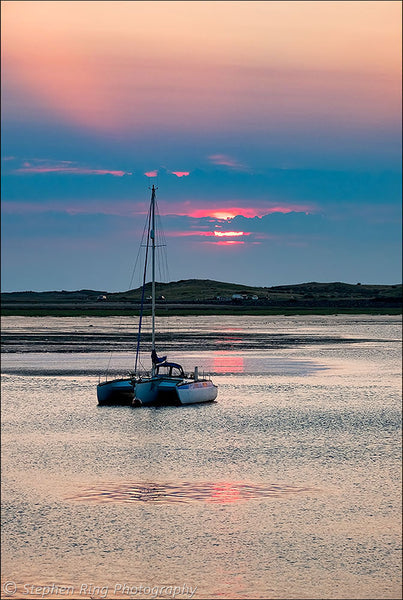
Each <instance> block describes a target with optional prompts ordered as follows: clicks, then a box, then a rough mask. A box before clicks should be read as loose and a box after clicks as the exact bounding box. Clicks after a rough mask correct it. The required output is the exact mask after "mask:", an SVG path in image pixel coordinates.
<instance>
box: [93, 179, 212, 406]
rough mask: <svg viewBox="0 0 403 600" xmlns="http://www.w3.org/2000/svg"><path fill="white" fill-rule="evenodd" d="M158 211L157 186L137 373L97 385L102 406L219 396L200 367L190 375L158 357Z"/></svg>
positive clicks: (204, 399)
mask: <svg viewBox="0 0 403 600" xmlns="http://www.w3.org/2000/svg"><path fill="white" fill-rule="evenodd" d="M155 212H156V188H155V186H154V185H153V186H152V191H151V202H150V207H149V211H148V215H147V223H146V225H147V236H146V243H145V248H146V251H145V260H144V271H143V286H142V295H141V305H140V316H139V326H138V334H137V349H136V360H135V367H134V372H133V373H131V374H130V375H129V376H128V377H124V378H120V379H112V380H109V381H108V380H106V381H102V382H99V384H98V386H97V397H98V403H99V404H125V405H131V406H158V405H163V404H173V405H183V404H198V403H200V402H213V401H214V400H215V399H216V397H217V393H218V388H217V386H216V385H214V383H213V382H212V380H211V379H209V378H205V377H200V376H199V369H198V367H195V369H194V372H193V373H191V374H190V375H188V376H187V375H186V374H185V372H184V370H183V368H182V366H181V365H180V364H178V363H175V362H169V361H168V360H167V358H168V357H167V356H158V354H157V350H156V327H155V306H156V294H155V287H156V286H155V272H156V241H155V240H156V231H155V226H156V219H155ZM149 250H151V372H148V373H147V374H141V373H140V371H139V368H138V367H139V353H140V347H141V333H142V318H143V311H144V302H145V287H146V277H147V268H148V260H149V254H150V252H149Z"/></svg>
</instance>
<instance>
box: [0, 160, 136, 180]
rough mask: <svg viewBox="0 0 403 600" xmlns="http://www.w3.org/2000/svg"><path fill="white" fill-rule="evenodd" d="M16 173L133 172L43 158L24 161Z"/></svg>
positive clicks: (120, 173) (79, 173) (15, 170)
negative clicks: (96, 167)
mask: <svg viewBox="0 0 403 600" xmlns="http://www.w3.org/2000/svg"><path fill="white" fill-rule="evenodd" d="M10 159H11V158H10ZM10 159H9V160H10ZM14 173H29V174H36V173H61V174H63V173H64V174H68V175H113V176H115V177H123V176H124V175H132V174H133V173H129V172H128V171H121V170H119V171H118V170H111V169H95V168H91V167H87V166H82V165H79V164H78V163H75V162H73V161H70V160H61V161H55V160H48V159H41V158H37V159H32V160H30V161H24V162H23V163H22V166H20V167H18V168H17V169H14Z"/></svg>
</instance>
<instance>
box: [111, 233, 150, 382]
mask: <svg viewBox="0 0 403 600" xmlns="http://www.w3.org/2000/svg"><path fill="white" fill-rule="evenodd" d="M146 231H147V222H146V223H145V225H144V228H143V233H142V236H141V241H140V246H139V249H138V251H137V256H136V260H135V262H134V266H133V269H132V274H131V277H130V282H129V290H130V289H131V287H132V285H133V281H134V275H135V273H136V269H137V265H138V262H139V259H140V253H141V248H142V247H143V241H144V238H145V235H146ZM123 318H124V315H120V320H119V322H118V325H117V329H120V327H121V326H122V322H123ZM113 352H114V351H113V349H112V350H111V352H110V355H109V360H108V365H107V367H106V375H105V376H106V378H108V374H109V369H110V366H111V361H112V356H113Z"/></svg>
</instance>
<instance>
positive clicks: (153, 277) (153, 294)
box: [150, 186, 155, 377]
mask: <svg viewBox="0 0 403 600" xmlns="http://www.w3.org/2000/svg"><path fill="white" fill-rule="evenodd" d="M150 238H151V277H152V279H151V318H152V330H151V331H152V333H151V349H152V352H153V354H154V352H155V187H154V186H153V187H152V194H151V231H150ZM154 375H155V367H154V362H153V363H152V376H153V377H154Z"/></svg>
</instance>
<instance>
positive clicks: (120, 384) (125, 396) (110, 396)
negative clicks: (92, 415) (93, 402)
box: [97, 379, 134, 406]
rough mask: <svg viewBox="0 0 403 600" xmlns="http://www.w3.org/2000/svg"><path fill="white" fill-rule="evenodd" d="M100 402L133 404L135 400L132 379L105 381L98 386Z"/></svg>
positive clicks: (120, 404) (121, 404) (123, 404)
mask: <svg viewBox="0 0 403 600" xmlns="http://www.w3.org/2000/svg"><path fill="white" fill-rule="evenodd" d="M97 397H98V404H102V405H119V406H131V405H132V403H133V400H134V385H133V382H132V380H131V379H114V380H112V381H104V382H102V383H99V384H98V386H97Z"/></svg>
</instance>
